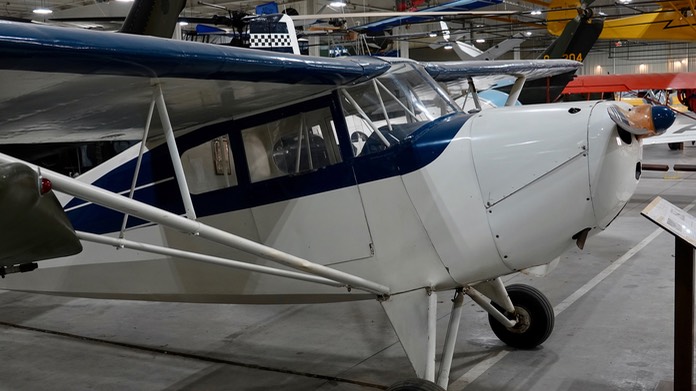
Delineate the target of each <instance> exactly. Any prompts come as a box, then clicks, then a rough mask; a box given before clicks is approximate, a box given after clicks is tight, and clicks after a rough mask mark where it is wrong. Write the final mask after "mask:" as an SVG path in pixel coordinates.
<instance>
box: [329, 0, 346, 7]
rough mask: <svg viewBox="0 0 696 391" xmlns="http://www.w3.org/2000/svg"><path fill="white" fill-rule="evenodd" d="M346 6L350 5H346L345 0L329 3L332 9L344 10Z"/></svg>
mask: <svg viewBox="0 0 696 391" xmlns="http://www.w3.org/2000/svg"><path fill="white" fill-rule="evenodd" d="M346 5H348V4H346V2H345V0H334V1H332V2H331V3H329V6H330V7H337V8H343V7H345V6H346Z"/></svg>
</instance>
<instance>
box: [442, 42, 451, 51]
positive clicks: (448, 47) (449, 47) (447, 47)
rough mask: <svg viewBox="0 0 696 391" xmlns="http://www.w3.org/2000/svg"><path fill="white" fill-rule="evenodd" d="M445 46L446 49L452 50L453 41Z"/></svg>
mask: <svg viewBox="0 0 696 391" xmlns="http://www.w3.org/2000/svg"><path fill="white" fill-rule="evenodd" d="M443 47H444V48H445V50H451V49H452V44H451V43H448V44H446V45H445V46H443Z"/></svg>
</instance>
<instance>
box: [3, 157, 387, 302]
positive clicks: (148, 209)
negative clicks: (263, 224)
mask: <svg viewBox="0 0 696 391" xmlns="http://www.w3.org/2000/svg"><path fill="white" fill-rule="evenodd" d="M0 162H6V163H24V164H26V165H27V166H29V167H31V168H32V169H33V170H38V167H37V166H36V165H34V164H29V163H27V162H24V161H22V160H19V159H16V158H13V157H11V156H8V155H5V154H3V153H0ZM41 173H42V175H43V177H44V178H46V179H48V180H50V181H51V182H52V183H53V188H54V189H55V190H57V191H60V192H63V193H66V194H69V195H71V196H73V197H77V198H80V199H83V200H85V201H88V202H92V203H94V204H97V205H100V206H103V207H106V208H109V209H113V210H116V211H119V212H121V213H129V214H131V215H133V216H135V217H138V218H141V219H143V220H146V221H151V222H153V223H157V224H161V225H163V226H166V227H169V228H172V229H175V230H178V231H181V232H186V233H190V234H193V235H196V236H200V237H202V238H204V239H208V240H211V241H213V242H215V243H220V244H223V245H226V246H229V247H232V248H236V249H238V250H240V251H244V252H246V253H249V254H253V255H256V256H258V257H261V258H264V259H267V260H269V261H273V262H277V263H280V264H283V265H285V266H288V267H291V268H293V269H297V270H301V271H304V272H307V273H310V274H314V275H316V276H320V277H324V278H328V279H330V280H334V281H338V282H340V283H342V284H344V285H345V286H347V287H349V288H350V287H352V288H356V289H360V290H364V291H367V292H370V293H374V294H377V295H383V296H388V295H389V294H390V289H389V288H388V287H387V286H384V285H382V284H379V283H376V282H374V281H370V280H367V279H364V278H362V277H359V276H356V275H353V274H350V273H346V272H342V271H340V270H336V269H333V268H330V267H328V266H324V265H320V264H318V263H315V262H311V261H309V260H307V259H304V258H300V257H297V256H295V255H292V254H289V253H286V252H283V251H280V250H278V249H275V248H273V247H269V246H266V245H263V244H261V243H257V242H254V241H253V240H249V239H246V238H243V237H241V236H237V235H234V234H231V233H229V232H226V231H223V230H221V229H218V228H215V227H211V226H209V225H206V224H203V223H201V222H198V221H195V220H191V219H188V218H186V217H182V216H179V215H176V214H174V213H171V212H168V211H166V210H163V209H160V208H157V207H154V206H152V205H148V204H145V203H143V202H140V201H136V200H131V199H129V198H127V197H124V196H122V195H119V194H115V193H113V192H110V191H108V190H104V189H102V188H99V187H96V186H93V185H90V184H87V183H84V182H81V181H79V180H77V179H74V178H70V177H68V176H65V175H61V174H58V173H56V172H53V171H50V170H45V169H42V170H41Z"/></svg>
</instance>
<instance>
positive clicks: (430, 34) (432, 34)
mask: <svg viewBox="0 0 696 391" xmlns="http://www.w3.org/2000/svg"><path fill="white" fill-rule="evenodd" d="M428 36H429V37H430V38H435V37H437V33H436V32H430V33H428Z"/></svg>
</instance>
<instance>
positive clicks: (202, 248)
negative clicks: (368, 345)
mask: <svg viewBox="0 0 696 391" xmlns="http://www.w3.org/2000/svg"><path fill="white" fill-rule="evenodd" d="M0 51H2V53H3V60H2V61H1V62H0V81H1V82H2V85H3V87H4V88H3V89H2V91H0V142H1V143H2V144H4V145H9V144H27V143H70V142H87V141H100V140H134V139H139V140H142V141H141V142H140V143H137V144H135V145H134V146H132V147H130V148H129V149H127V150H126V151H124V152H122V153H120V154H119V155H117V156H116V157H115V158H113V159H111V160H108V161H106V162H104V163H103V164H101V165H99V166H97V167H96V168H94V169H92V170H91V171H88V172H87V173H85V174H83V175H81V176H79V177H77V178H71V177H68V176H64V175H61V174H58V173H55V172H52V171H50V170H48V169H45V168H40V167H37V166H35V165H33V164H31V163H29V162H24V161H21V160H20V159H17V158H14V157H11V156H9V155H7V154H0V164H4V165H5V166H4V167H9V168H10V169H13V168H16V167H20V166H21V167H30V168H31V170H32V171H33V172H34V173H35V174H36V176H33V178H35V179H34V182H35V183H36V185H37V187H38V184H39V183H40V182H44V181H43V179H47V180H50V182H51V183H52V186H53V189H54V190H55V191H56V192H57V197H58V199H59V200H60V202H61V204H62V205H63V207H64V210H65V212H66V214H67V216H68V217H69V219H70V221H71V223H72V226H73V227H74V229H75V233H74V235H75V236H76V237H77V238H79V239H80V240H81V242H82V247H83V249H82V251H81V252H79V253H78V254H75V255H70V256H65V257H60V258H55V259H50V260H43V261H41V262H40V263H38V268H37V269H36V270H32V271H30V272H26V273H15V272H20V271H29V269H32V268H33V267H34V265H32V264H33V263H34V262H33V261H34V260H35V259H31V254H29V255H27V258H28V259H19V258H15V259H13V260H7V261H5V263H3V264H1V265H0V266H1V267H2V268H3V274H7V277H6V278H5V279H3V280H2V281H1V282H0V288H2V289H11V290H19V291H26V292H36V293H46V294H55V295H65V296H78V297H91V298H105V299H106V298H108V299H132V300H154V301H180V302H200V303H320V302H336V301H345V300H378V301H379V302H380V303H381V305H382V307H383V308H384V310H385V312H386V314H387V316H388V318H389V320H390V322H391V323H392V326H393V327H394V330H395V332H396V334H397V336H398V338H399V340H400V341H401V343H402V346H403V347H404V350H405V352H406V355H407V356H408V358H409V360H410V362H411V364H412V365H413V368H414V370H415V373H416V375H417V377H418V378H419V379H421V380H420V382H421V383H422V384H421V387H422V389H432V387H435V386H434V385H433V384H432V383H434V382H436V383H437V384H438V385H439V386H441V387H443V388H446V387H447V383H448V380H449V371H450V367H451V362H452V355H453V352H454V344H455V341H456V339H457V330H458V322H459V318H460V316H461V312H462V301H463V296H464V295H468V296H469V297H471V298H472V299H473V301H474V302H476V303H477V304H478V305H480V306H481V307H482V308H483V309H484V310H485V311H487V312H488V314H489V319H490V323H491V327H492V329H493V331H494V333H495V334H496V335H497V336H498V337H499V338H500V339H501V340H502V341H503V342H505V343H507V344H508V345H510V346H513V347H517V348H532V347H535V346H538V345H539V344H541V343H543V342H544V341H545V340H546V339H547V338H548V336H549V335H550V333H551V332H552V330H553V324H554V314H553V309H552V306H551V305H550V303H549V302H548V300H547V299H546V298H545V297H544V296H543V294H542V293H541V292H539V291H538V290H536V289H534V288H532V287H529V286H526V285H513V286H509V287H507V289H506V287H504V285H503V283H502V280H501V278H500V277H501V276H504V275H508V274H511V273H515V272H518V271H520V270H526V269H530V268H535V267H541V268H543V267H544V265H548V264H550V263H552V262H554V260H555V259H557V258H558V257H559V256H560V255H561V254H562V253H563V252H564V251H565V250H567V249H568V248H569V247H571V246H573V245H575V244H577V245H578V246H581V247H582V245H583V244H584V242H585V240H586V238H587V237H588V236H589V235H592V234H595V233H597V232H600V231H601V230H603V229H605V228H606V227H607V226H608V225H609V223H611V221H612V220H613V219H614V218H615V217H616V216H617V215H618V213H619V212H620V210H621V209H622V208H623V206H624V205H625V204H626V202H627V201H628V200H629V198H630V196H631V195H632V193H633V191H634V189H635V187H636V185H637V182H638V179H639V176H640V171H641V170H640V167H641V166H640V165H641V144H642V141H641V140H640V139H639V138H640V137H644V136H645V135H646V133H650V132H655V131H658V132H659V131H660V130H661V129H663V128H664V127H666V126H668V125H667V122H669V120H670V117H669V115H670V114H671V112H670V111H669V110H668V109H666V108H664V110H662V109H663V108H659V107H657V108H654V109H653V111H652V112H651V113H650V114H649V115H648V116H647V117H645V118H638V119H636V118H632V117H631V116H632V115H633V113H631V112H628V111H626V110H624V109H625V106H620V105H619V106H617V105H615V104H614V103H610V102H582V103H577V102H575V103H563V104H548V105H538V106H528V107H504V108H499V109H492V110H487V111H482V112H479V113H476V114H467V113H464V112H462V111H461V110H460V109H459V108H458V107H457V106H456V105H455V104H454V103H453V101H452V100H451V98H450V97H449V96H448V95H447V94H446V93H445V92H444V91H443V90H442V89H441V87H440V86H439V85H438V83H437V82H436V81H441V82H447V81H450V80H455V79H458V78H471V77H475V76H481V75H490V74H493V73H496V72H497V73H500V72H505V69H504V68H506V67H507V68H508V70H514V72H511V73H513V74H516V75H517V74H522V73H524V72H526V71H531V70H533V69H535V68H536V69H541V70H542V71H543V72H551V71H548V70H547V69H548V68H555V71H559V72H567V71H569V70H572V69H575V68H576V67H577V66H579V64H578V63H575V62H571V61H562V60H561V61H551V60H546V61H544V60H542V61H538V62H535V61H521V62H508V63H507V64H506V65H504V64H503V65H501V64H496V63H491V62H472V63H461V62H457V63H444V64H437V63H430V64H419V63H417V62H414V61H410V60H405V59H390V60H386V59H377V58H365V57H352V58H344V59H327V58H317V57H308V56H296V55H292V54H281V53H271V52H263V51H256V50H248V49H240V48H232V47H222V46H216V45H206V44H201V43H194V42H182V41H173V40H168V39H162V38H154V37H145V36H136V35H128V34H110V33H101V32H96V31H85V30H74V29H63V28H56V27H50V26H39V25H28V24H18V23H11V22H0ZM525 69H526V70H525ZM514 91H516V89H515V88H513V94H512V97H513V98H514V96H515V93H514ZM517 93H518V91H517ZM665 111H666V112H665ZM671 119H672V120H673V116H672V117H671ZM640 120H642V121H643V123H640V122H639V121H640ZM355 126H362V127H364V128H369V129H370V130H371V134H370V136H369V137H368V138H367V140H365V144H364V145H362V146H361V148H360V150H358V149H357V148H354V145H353V143H352V142H351V139H350V132H351V129H353V128H354V127H355ZM39 172H40V174H39ZM3 181H4V179H3ZM0 183H3V182H2V181H0ZM47 194H53V191H48V193H47ZM3 207H5V208H11V207H12V204H3ZM0 216H2V217H0V219H2V220H0V226H2V227H3V229H12V227H11V226H10V224H13V223H12V222H10V221H8V220H6V218H5V217H4V215H0ZM550 216H552V217H550ZM77 251H79V249H76V248H72V249H69V251H68V252H77ZM274 264H280V265H281V266H280V267H272V266H271V265H274ZM442 295H451V296H454V300H453V303H454V304H453V307H452V314H451V319H450V325H449V327H448V332H447V337H446V338H445V342H444V343H445V345H444V349H443V354H442V357H441V359H440V365H439V372H437V373H436V362H437V360H436V357H435V351H436V346H435V341H436V335H435V331H436V329H435V320H436V304H437V299H438V296H442ZM412 389H417V388H412Z"/></svg>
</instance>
